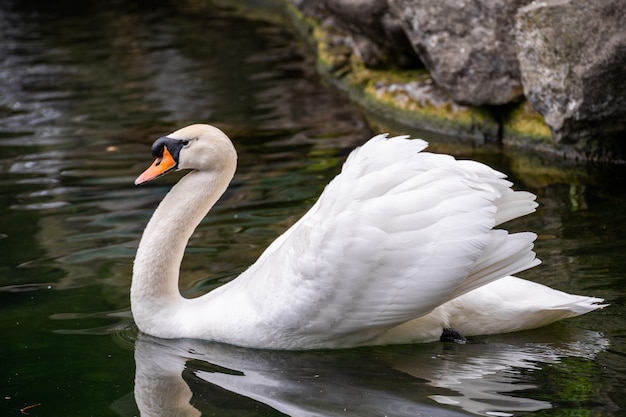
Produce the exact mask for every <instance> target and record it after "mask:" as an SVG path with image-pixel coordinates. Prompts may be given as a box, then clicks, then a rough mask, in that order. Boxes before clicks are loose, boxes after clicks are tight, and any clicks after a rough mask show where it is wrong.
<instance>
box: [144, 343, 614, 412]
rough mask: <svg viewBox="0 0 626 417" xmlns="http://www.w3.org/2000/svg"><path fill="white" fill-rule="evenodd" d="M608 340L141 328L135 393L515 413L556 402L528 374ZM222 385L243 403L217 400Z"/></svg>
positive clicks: (292, 407) (213, 407)
mask: <svg viewBox="0 0 626 417" xmlns="http://www.w3.org/2000/svg"><path fill="white" fill-rule="evenodd" d="M562 336H565V335H562ZM607 344H608V342H607V341H606V340H605V339H604V338H603V337H601V336H600V335H599V334H598V333H595V332H581V333H579V334H575V335H569V339H567V338H566V339H565V340H563V341H562V342H560V343H559V344H556V345H555V344H551V343H548V344H545V343H524V344H519V343H516V344H509V343H494V344H476V345H465V346H448V345H445V344H430V345H424V346H405V347H399V348H394V347H388V348H384V347H379V348H365V349H354V350H346V351H316V352H286V351H264V350H254V349H245V348H239V347H234V346H229V345H223V344H216V343H210V342H203V341H197V340H163V339H156V338H153V337H150V336H146V335H143V334H140V335H139V337H138V340H137V341H136V344H135V361H136V375H135V400H136V403H137V405H138V407H139V409H140V410H141V413H142V415H143V416H159V417H166V416H168V417H169V416H189V417H191V416H198V415H201V414H203V413H208V412H209V411H211V412H214V413H218V412H221V413H223V412H226V411H227V410H228V409H222V408H220V406H224V407H229V408H230V407H233V404H237V406H240V407H243V408H246V407H255V408H258V407H259V405H258V404H256V406H255V405H254V402H257V403H261V404H265V405H266V406H268V407H270V408H271V409H274V410H278V411H280V412H281V413H284V414H286V415H290V416H327V415H330V414H334V413H337V414H341V415H346V416H370V415H371V416H374V415H381V416H382V415H389V416H416V415H428V416H455V415H465V414H464V413H463V412H461V410H464V411H466V412H469V413H472V414H481V415H498V416H507V415H514V413H516V412H522V411H524V412H529V411H538V410H542V409H548V408H551V406H552V405H551V403H550V402H549V401H544V400H536V399H532V398H524V397H521V396H516V393H520V392H522V391H525V390H530V389H533V388H536V386H534V385H532V384H529V383H525V381H524V380H525V379H524V375H523V374H524V373H525V372H532V371H533V370H536V369H539V368H540V367H541V366H545V365H546V364H557V363H559V362H561V361H562V360H563V359H564V358H568V357H578V358H586V359H592V358H593V357H594V356H595V354H596V353H598V352H600V351H602V350H604V349H605V348H606V347H607ZM409 352H410V354H409ZM223 390H226V391H227V392H229V393H231V394H229V395H232V394H236V395H238V396H240V397H241V398H240V402H239V403H237V402H235V401H231V402H230V403H225V402H223V401H216V400H215V398H216V397H219V396H220V395H224V394H223V392H224V391H223ZM248 399H249V400H253V402H250V403H249V404H248V403H246V402H247V401H248ZM248 402H249V401H248ZM243 404H247V405H243Z"/></svg>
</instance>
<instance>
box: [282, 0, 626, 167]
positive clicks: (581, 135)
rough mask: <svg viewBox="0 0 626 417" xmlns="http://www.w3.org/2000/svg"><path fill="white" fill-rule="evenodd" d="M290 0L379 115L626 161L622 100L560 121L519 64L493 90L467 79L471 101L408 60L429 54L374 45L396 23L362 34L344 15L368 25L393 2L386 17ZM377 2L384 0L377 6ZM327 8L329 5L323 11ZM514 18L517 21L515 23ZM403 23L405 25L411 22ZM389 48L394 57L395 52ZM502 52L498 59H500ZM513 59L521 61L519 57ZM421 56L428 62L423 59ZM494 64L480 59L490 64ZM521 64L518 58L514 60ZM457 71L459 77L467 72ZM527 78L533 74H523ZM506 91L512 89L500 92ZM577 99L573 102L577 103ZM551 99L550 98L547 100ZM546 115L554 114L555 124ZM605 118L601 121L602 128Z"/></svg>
mask: <svg viewBox="0 0 626 417" xmlns="http://www.w3.org/2000/svg"><path fill="white" fill-rule="evenodd" d="M283 3H284V4H285V7H286V9H287V11H288V15H289V16H290V17H291V20H292V21H293V22H294V23H295V26H296V27H297V28H298V30H299V32H300V33H301V34H302V36H303V37H304V38H305V39H306V40H307V41H308V42H309V44H310V45H311V47H312V49H313V50H314V52H315V55H316V60H317V67H318V70H319V72H320V73H321V74H322V75H323V76H324V77H325V78H326V79H327V80H328V82H329V83H330V84H332V85H334V86H335V87H337V88H339V89H341V90H343V91H345V92H346V93H347V94H348V95H349V96H350V97H351V98H352V99H353V100H354V101H356V102H357V103H359V105H361V106H362V107H363V108H364V109H365V110H366V111H367V112H370V113H374V114H375V115H376V116H377V117H376V118H377V119H379V120H384V119H387V120H389V121H391V122H393V123H395V124H400V125H401V126H406V127H408V128H419V129H422V130H426V131H431V132H436V133H440V134H445V135H450V136H455V137H458V138H463V139H466V140H467V139H469V140H472V141H474V142H485V143H487V142H493V143H498V144H501V145H503V146H505V147H511V148H523V149H531V150H533V151H537V152H539V153H542V154H549V155H553V156H557V157H559V158H564V159H568V160H574V161H577V160H578V161H588V160H604V161H607V160H608V161H612V162H619V161H623V160H624V152H623V149H621V146H620V141H619V137H620V136H621V135H622V134H623V130H624V126H622V123H621V122H618V123H614V119H615V117H614V116H615V114H616V112H617V113H619V112H620V111H622V110H619V106H615V108H616V109H617V110H615V109H611V110H610V111H609V110H604V112H605V113H606V114H605V115H604V116H598V117H599V118H600V120H599V121H598V120H596V121H588V123H586V124H585V123H584V120H585V117H583V116H581V114H582V113H581V112H582V110H577V109H575V111H578V113H577V114H573V115H569V116H567V115H565V116H564V115H560V116H559V117H560V119H559V122H558V123H560V124H559V125H558V126H556V124H555V123H557V122H555V120H557V119H558V117H556V116H555V115H554V113H555V111H554V110H553V109H552V110H551V112H552V113H550V114H547V115H546V114H544V115H542V114H540V113H539V112H537V111H536V110H535V109H534V108H533V107H535V108H541V106H542V104H541V103H540V104H537V103H533V105H531V103H530V100H527V99H525V97H524V95H523V92H522V85H521V80H520V79H519V78H520V74H519V70H517V73H516V74H514V75H510V76H509V75H507V74H505V75H507V76H508V78H507V79H506V80H505V81H502V82H500V81H498V80H496V84H497V85H496V86H495V87H489V88H492V89H493V90H494V92H493V93H490V92H485V93H484V94H482V93H481V89H486V88H487V87H483V86H485V85H486V84H476V83H475V84H474V85H470V84H471V81H468V87H467V88H470V89H473V90H474V92H475V93H476V94H475V95H476V96H477V97H478V96H480V97H481V98H480V99H479V98H477V99H476V100H475V101H474V102H473V103H467V102H468V101H472V100H471V99H470V98H469V96H468V95H467V92H465V93H460V92H459V91H460V90H461V88H462V87H463V86H458V85H452V86H450V85H446V81H445V80H444V81H442V78H445V74H444V75H441V74H437V73H434V72H433V69H432V68H428V69H427V68H425V67H424V66H422V67H421V68H420V64H419V63H418V64H417V65H415V62H409V61H411V60H412V59H413V60H414V61H415V60H418V61H419V59H420V58H422V56H423V54H420V57H414V58H411V57H410V56H409V55H410V52H408V53H407V51H406V48H405V50H404V51H399V52H398V53H397V54H395V52H394V51H390V50H387V51H385V48H389V42H390V41H389V40H387V44H386V45H385V44H382V45H374V44H373V42H372V41H371V39H369V38H372V39H376V41H374V42H378V40H379V39H380V38H383V37H384V36H388V32H389V30H387V29H385V30H386V32H385V33H386V35H384V36H383V35H381V36H380V37H376V36H375V35H376V34H367V33H365V34H363V32H362V31H363V30H369V29H363V28H358V27H357V28H355V27H352V26H350V24H347V23H346V22H345V21H344V22H342V19H344V20H345V19H347V17H346V16H350V17H351V16H353V15H354V14H355V13H356V14H358V13H361V16H357V19H361V20H362V21H361V22H359V21H355V22H354V25H353V26H359V25H365V24H367V25H369V26H368V27H370V26H371V27H374V28H375V27H376V22H375V21H373V20H371V21H367V19H379V20H381V21H382V20H384V19H386V18H387V15H389V11H388V10H387V9H385V10H386V11H384V12H380V13H379V14H380V16H378V17H377V16H376V12H372V11H371V9H370V10H364V11H361V10H357V9H352V10H347V11H346V8H348V6H346V5H349V6H350V7H354V3H359V2H350V1H338V2H334V3H336V4H334V5H333V7H336V8H339V7H344V9H341V10H339V9H337V10H330V8H331V7H330V6H329V5H328V4H327V5H325V6H319V5H318V3H315V2H313V3H315V4H314V5H310V4H307V2H306V1H300V2H295V1H284V2H283ZM308 3H311V2H308ZM322 3H324V2H322ZM326 3H330V2H326ZM361 3H364V4H365V3H367V4H366V5H364V6H363V8H364V9H367V8H368V7H373V8H374V9H375V8H376V7H379V8H388V7H390V6H389V5H388V4H387V3H390V4H392V3H402V2H385V1H366V2H361ZM522 3H528V2H521V3H520V4H518V5H517V7H520V6H521V5H522ZM294 4H295V5H294ZM372 4H376V5H377V6H376V5H375V7H374V6H372ZM381 4H382V6H381ZM407 7H408V6H407ZM320 9H323V11H322V12H320V11H319V10H320ZM324 13H327V14H324ZM341 13H346V15H344V16H342V15H341ZM372 13H373V17H372ZM508 13H509V14H511V13H513V16H515V14H514V13H515V10H513V11H509V12H508ZM383 14H384V15H383ZM328 16H330V17H328ZM363 16H365V17H363ZM381 16H382V17H381ZM509 24H511V25H512V24H513V23H512V22H509ZM367 25H366V26H367ZM396 26H397V25H396ZM381 30H382V29H381ZM402 30H404V31H406V28H403V29H402ZM499 30H502V29H499ZM361 35H363V36H361ZM394 36H395V35H394ZM495 36H498V35H497V34H496V35H495ZM366 38H367V39H366ZM384 41H385V40H384V39H383V40H382V41H381V42H382V43H384ZM494 42H495V41H494ZM396 43H397V44H400V43H402V42H400V41H398V42H396ZM495 43H496V44H499V45H500V46H501V45H502V44H504V43H505V42H504V41H502V40H500V41H499V42H495ZM618 43H619V42H618ZM501 47H502V48H504V47H503V46H501ZM508 48H509V49H513V50H514V49H515V46H514V45H509V46H508ZM416 49H417V48H416ZM497 53H499V52H497V51H496V52H495V53H494V54H497ZM385 54H386V55H385ZM390 54H394V56H393V57H391V58H390V57H389V55H390ZM403 54H405V55H404V56H403ZM413 54H415V52H413ZM510 54H511V53H509V55H510ZM513 55H514V53H513ZM495 56H496V55H494V57H492V58H491V59H499V58H495ZM398 57H399V58H398ZM503 59H504V58H503ZM511 59H512V60H516V58H515V57H512V58H511ZM422 61H424V59H423V58H422ZM407 62H408V64H407ZM489 64H490V63H486V64H485V63H484V62H483V63H481V65H483V67H484V66H489ZM507 65H509V64H507ZM517 65H518V64H517V61H516V62H515V66H516V67H517ZM426 66H428V65H426ZM493 66H494V67H496V66H505V67H506V65H504V64H501V63H494V64H493ZM509 66H510V65H509ZM465 71H466V72H468V73H471V72H472V71H475V69H473V68H466V69H465ZM475 72H476V71H475ZM502 72H504V70H503V71H502ZM509 72H515V71H512V70H511V71H509ZM515 75H516V76H517V81H515V80H513V81H511V80H510V79H513V78H515ZM498 76H502V78H503V77H504V75H502V74H495V75H494V74H491V75H490V77H491V78H493V79H496V77H498ZM456 77H457V79H458V78H460V77H461V76H458V75H457V76H456ZM469 77H470V76H468V78H469ZM448 78H452V77H448ZM521 78H529V77H528V76H526V77H524V74H521ZM483 81H484V80H483ZM570 81H571V82H574V81H572V80H570ZM515 82H517V84H515ZM506 83H508V84H506ZM505 84H506V85H505ZM498 86H500V87H498ZM617 88H618V89H621V86H620V85H618V86H617ZM524 89H526V86H524ZM501 90H506V91H505V92H504V93H501ZM507 92H509V95H508V96H506V97H503V94H505V93H507ZM462 94H465V96H462ZM498 94H499V95H498ZM559 94H560V93H559ZM586 94H587V93H586ZM535 95H536V94H535ZM457 96H461V97H457ZM544 96H545V94H544ZM507 100H508V101H507ZM570 101H571V102H572V103H574V102H575V101H576V100H574V99H573V98H572V99H570ZM578 101H581V100H578ZM578 101H576V102H578ZM459 103H463V104H459ZM572 103H569V104H568V106H570V107H571V105H572ZM557 104H558V103H557ZM557 104H554V105H552V104H550V106H551V108H553V107H555V106H557ZM617 104H619V103H617ZM547 106H548V105H547V104H546V105H545V106H544V107H547ZM557 107H558V106H557ZM596 108H597V106H596ZM608 112H612V113H611V114H612V115H613V116H609V115H608ZM544 113H546V112H544ZM546 117H547V118H546ZM567 117H569V118H570V119H576V120H577V123H578V127H572V126H573V124H572V123H573V122H571V121H569V119H568V118H567ZM601 117H605V118H606V123H602V121H603V120H602V119H601ZM546 120H551V121H552V123H551V125H550V126H549V125H548V124H547V123H546ZM600 125H602V127H599V126H600Z"/></svg>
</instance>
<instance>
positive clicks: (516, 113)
mask: <svg viewBox="0 0 626 417" xmlns="http://www.w3.org/2000/svg"><path fill="white" fill-rule="evenodd" d="M502 123H503V136H504V140H505V141H510V142H513V141H518V140H520V139H523V140H531V141H539V142H544V141H545V142H548V143H552V134H551V133H550V128H548V126H547V125H546V123H545V121H544V120H543V116H541V114H539V113H538V112H537V111H535V110H534V109H533V108H532V107H531V106H530V104H529V103H528V102H526V101H524V102H521V103H517V104H514V105H512V106H510V107H508V108H507V109H505V111H504V116H503V118H502Z"/></svg>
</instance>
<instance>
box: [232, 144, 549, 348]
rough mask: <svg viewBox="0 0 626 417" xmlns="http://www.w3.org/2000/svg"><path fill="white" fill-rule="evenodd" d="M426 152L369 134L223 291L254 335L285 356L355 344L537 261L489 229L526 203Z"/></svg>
mask: <svg viewBox="0 0 626 417" xmlns="http://www.w3.org/2000/svg"><path fill="white" fill-rule="evenodd" d="M426 146H427V143H426V142H424V141H422V140H409V139H407V138H406V137H395V138H390V139H387V138H386V136H384V135H380V136H377V137H374V138H373V139H371V140H370V141H369V142H367V143H366V144H365V145H363V146H362V147H361V148H358V149H357V150H355V151H354V152H353V153H352V154H351V155H350V156H349V158H348V160H347V161H346V163H345V165H344V167H343V169H342V172H341V173H340V174H339V175H338V176H337V177H336V178H335V179H334V180H333V181H332V182H331V183H330V184H328V186H327V187H326V189H325V190H324V192H323V193H322V195H321V196H320V198H319V200H318V201H317V203H316V204H315V205H314V206H313V207H312V208H311V210H310V211H309V212H308V213H307V214H306V215H305V216H304V217H303V218H302V219H300V221H298V222H297V223H296V224H295V225H294V226H292V227H291V228H290V229H289V230H288V231H287V232H286V233H285V234H283V235H282V236H281V237H279V238H278V239H277V240H276V241H275V242H274V243H273V244H272V245H270V247H269V248H268V249H267V250H266V251H265V253H264V254H263V255H262V256H261V257H260V258H259V260H258V261H257V262H256V263H255V264H254V265H253V266H251V267H250V268H249V269H248V270H247V271H246V272H244V273H243V274H242V275H241V276H240V277H238V278H237V279H236V280H235V281H233V282H232V283H231V284H232V285H233V286H240V285H241V286H244V287H245V292H246V294H247V298H248V300H249V308H250V309H251V314H255V315H256V317H258V323H257V325H258V326H259V327H260V328H266V329H268V330H267V331H268V332H272V331H273V330H272V329H276V335H277V336H276V337H281V338H285V337H288V338H292V339H293V340H290V341H289V342H284V343H283V344H285V343H287V344H289V343H290V344H291V345H290V346H291V347H298V346H300V347H309V348H310V347H316V346H319V347H340V346H343V345H355V344H361V343H366V341H367V340H369V339H371V338H374V337H376V336H377V335H379V334H380V333H381V332H383V331H384V330H386V329H388V328H390V327H393V326H396V325H398V324H401V323H403V322H406V321H408V320H411V319H413V318H416V317H419V316H422V315H424V314H427V313H429V312H430V311H432V310H433V309H434V308H435V307H437V306H438V305H440V304H442V303H444V302H445V301H448V300H450V299H452V298H455V297H457V296H459V295H462V294H464V293H465V292H467V291H470V290H472V289H474V288H476V287H479V286H481V285H484V284H486V283H488V282H491V281H493V280H495V279H498V278H500V277H503V276H506V275H510V274H513V273H515V272H519V271H520V270H523V269H526V268H529V267H531V266H534V265H535V264H536V263H538V261H537V260H536V259H535V254H534V253H533V252H532V242H533V240H534V239H535V235H534V234H532V233H518V234H514V235H510V234H508V233H507V232H506V231H503V230H493V228H494V226H496V225H497V224H500V223H502V222H503V221H506V220H509V219H512V218H516V217H519V216H521V215H524V214H528V213H530V212H532V211H534V209H535V207H536V203H535V202H534V201H533V200H534V196H533V195H532V194H530V193H526V192H514V191H513V190H511V188H510V186H511V183H510V182H508V181H506V180H505V179H504V175H503V174H501V173H499V172H497V171H494V170H492V169H491V168H489V167H487V166H485V165H483V164H480V163H477V162H471V161H457V160H455V159H454V158H452V157H451V156H447V155H438V154H430V153H426V152H422V151H423V149H425V148H426ZM241 290H242V288H239V291H241ZM285 335H288V336H285Z"/></svg>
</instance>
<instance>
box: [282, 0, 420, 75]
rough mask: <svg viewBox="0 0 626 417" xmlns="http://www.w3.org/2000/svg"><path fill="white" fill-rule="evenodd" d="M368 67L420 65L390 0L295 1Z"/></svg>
mask: <svg viewBox="0 0 626 417" xmlns="http://www.w3.org/2000/svg"><path fill="white" fill-rule="evenodd" d="M293 2H294V4H295V5H296V7H298V9H300V11H302V12H303V13H304V14H305V15H307V16H309V17H313V18H315V19H316V20H318V21H319V22H320V23H321V25H322V26H324V27H325V28H326V29H327V30H332V31H333V35H334V36H335V38H343V39H342V40H339V39H337V41H336V42H339V43H342V44H344V45H348V46H349V47H350V48H351V49H352V50H353V52H354V53H355V55H356V56H357V57H358V58H359V59H360V60H361V61H362V62H363V63H364V64H365V66H367V67H369V68H382V67H389V66H398V67H413V66H421V63H420V62H419V58H418V56H417V54H416V53H415V51H413V48H412V47H411V44H410V42H409V41H408V39H407V37H406V35H405V33H404V30H403V26H402V24H401V22H400V21H399V20H398V19H397V18H396V17H395V16H393V15H391V14H390V13H389V7H388V4H387V0H293Z"/></svg>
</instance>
